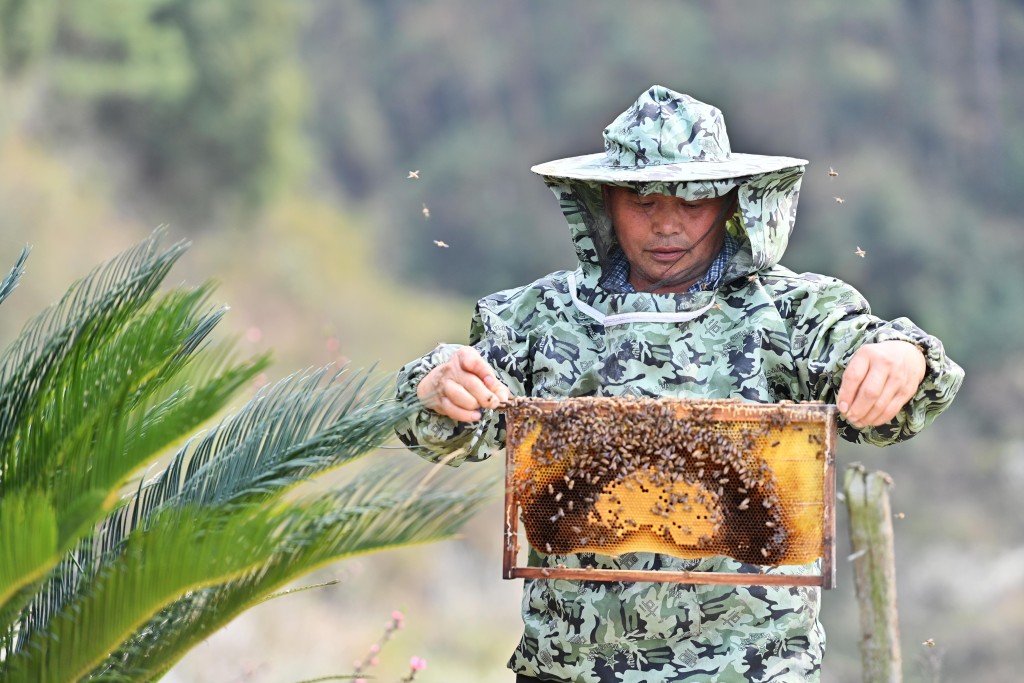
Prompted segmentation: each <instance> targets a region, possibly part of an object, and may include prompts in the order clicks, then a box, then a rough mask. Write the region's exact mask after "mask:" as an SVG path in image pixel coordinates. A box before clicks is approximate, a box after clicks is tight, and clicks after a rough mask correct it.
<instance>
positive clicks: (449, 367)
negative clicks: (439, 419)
mask: <svg viewBox="0 0 1024 683" xmlns="http://www.w3.org/2000/svg"><path fill="white" fill-rule="evenodd" d="M416 395H417V396H418V397H419V399H420V401H422V402H423V405H425V406H426V407H428V408H430V409H431V410H433V411H434V412H436V413H440V414H441V415H447V416H448V417H450V418H452V419H453V420H458V421H459V422H475V421H476V420H479V419H480V417H481V413H480V408H496V407H498V406H499V405H500V404H502V403H504V402H505V401H507V400H508V399H509V398H510V397H511V396H512V392H510V391H509V390H508V387H506V386H505V385H504V384H502V383H501V382H499V381H498V378H497V377H495V376H494V370H492V369H491V366H489V365H488V364H487V361H485V360H484V359H483V357H482V356H481V355H480V354H479V353H477V350H476V349H474V348H473V347H472V346H463V347H462V348H460V349H459V350H458V351H456V352H455V355H454V356H452V357H451V358H450V359H449V360H448V362H447V363H444V364H443V365H438V366H437V367H436V368H434V369H433V370H431V371H430V372H429V373H427V376H426V377H424V378H423V379H422V380H420V383H419V385H417V387H416Z"/></svg>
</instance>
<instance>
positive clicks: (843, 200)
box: [832, 197, 846, 204]
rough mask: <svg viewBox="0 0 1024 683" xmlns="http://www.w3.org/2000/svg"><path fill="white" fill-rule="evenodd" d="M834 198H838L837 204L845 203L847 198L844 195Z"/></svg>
mask: <svg viewBox="0 0 1024 683" xmlns="http://www.w3.org/2000/svg"><path fill="white" fill-rule="evenodd" d="M832 199H834V200H836V204H845V203H846V200H845V199H843V198H842V197H833V198H832Z"/></svg>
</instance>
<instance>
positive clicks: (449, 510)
mask: <svg viewBox="0 0 1024 683" xmlns="http://www.w3.org/2000/svg"><path fill="white" fill-rule="evenodd" d="M413 484H415V482H414V481H413V478H412V477H410V476H408V475H406V476H399V477H397V478H396V477H395V474H394V472H393V471H392V470H390V469H388V470H384V469H381V468H376V469H371V470H370V471H368V472H366V473H364V474H363V475H361V476H360V477H359V478H358V479H356V480H355V481H354V482H352V483H351V484H349V485H347V486H345V487H344V488H342V489H340V490H338V491H336V492H335V493H333V494H331V495H330V496H328V497H327V498H323V499H320V500H317V501H315V502H313V503H308V502H307V503H298V504H295V510H296V511H295V515H296V517H295V520H296V523H295V524H293V525H291V528H290V530H289V532H288V533H286V534H283V535H282V543H281V545H280V550H279V552H278V553H276V554H275V556H274V557H273V558H272V559H271V560H270V561H268V562H267V563H265V564H264V565H262V566H261V567H260V568H259V569H258V570H257V571H253V572H250V573H248V574H246V575H245V576H243V577H240V578H238V579H235V580H232V581H229V582H226V583H224V584H222V585H218V586H214V587H211V588H207V589H204V590H202V591H196V592H193V593H190V594H189V595H186V596H184V597H183V598H182V599H181V600H179V601H177V602H176V603H175V604H173V605H171V606H170V607H168V608H167V609H166V610H164V611H163V612H161V613H160V614H159V615H157V616H156V617H155V618H154V619H153V620H152V621H151V622H150V623H149V624H147V625H146V627H144V628H143V629H140V630H139V632H138V633H137V634H136V636H135V637H134V638H133V639H131V640H130V641H129V642H128V643H127V644H126V645H125V646H124V647H123V648H122V649H121V651H119V652H117V653H115V654H114V655H112V656H111V657H110V658H109V659H108V660H107V661H106V663H105V664H104V666H103V667H101V668H100V669H98V670H97V672H98V673H101V674H103V675H110V674H116V675H117V676H123V677H125V678H126V679H130V680H140V681H150V680H155V679H156V678H159V677H160V676H161V675H162V674H163V673H165V672H166V671H167V670H169V669H170V668H171V667H172V666H173V665H174V664H175V663H176V662H177V661H178V660H179V659H180V658H181V657H182V656H183V655H184V654H185V653H186V652H188V651H189V650H190V649H191V648H192V647H194V646H195V645H197V644H198V643H200V642H201V641H202V640H204V639H205V638H207V637H209V636H210V635H212V634H213V633H214V632H215V631H217V630H218V629H219V628H221V627H222V626H224V625H225V624H227V623H228V622H229V621H231V620H232V619H233V618H234V617H236V616H237V615H238V614H240V613H241V612H244V611H245V610H247V609H249V608H251V607H253V606H254V605H256V604H258V603H260V602H262V601H263V600H264V599H265V598H266V597H267V596H269V595H270V594H271V593H273V592H274V591H277V590H279V589H280V588H281V587H282V586H283V585H285V584H287V583H289V582H291V581H293V580H295V579H297V578H299V577H300V576H302V575H304V574H306V573H308V572H310V571H312V570H314V569H316V568H318V567H321V566H323V565H325V564H328V563H330V562H334V561H337V560H340V559H343V558H346V557H351V556H353V555H359V554H364V553H369V552H374V551H378V550H384V549H387V548H396V547H403V546H408V545H412V544H419V543H429V542H433V541H439V540H443V539H445V538H450V537H451V536H452V535H453V534H454V533H455V532H456V530H457V529H458V528H459V527H461V525H462V524H463V523H464V522H465V521H466V520H467V519H468V518H469V517H470V516H472V515H473V514H475V513H476V512H477V511H478V510H479V508H480V507H481V505H483V504H484V503H485V502H486V501H487V500H488V499H489V498H490V497H491V495H492V492H493V491H494V484H495V481H494V480H493V479H486V480H482V479H477V480H475V482H473V483H471V484H470V485H469V486H468V487H466V488H462V489H460V490H454V489H439V488H433V489H420V490H421V493H419V494H414V495H410V493H411V492H412V491H415V490H417V487H415V486H414V485H413Z"/></svg>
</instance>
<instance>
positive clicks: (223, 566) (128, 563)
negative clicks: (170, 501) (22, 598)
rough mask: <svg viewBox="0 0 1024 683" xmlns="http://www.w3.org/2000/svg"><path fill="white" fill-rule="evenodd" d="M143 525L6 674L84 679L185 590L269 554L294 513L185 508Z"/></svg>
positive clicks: (30, 640) (23, 648)
mask: <svg viewBox="0 0 1024 683" xmlns="http://www.w3.org/2000/svg"><path fill="white" fill-rule="evenodd" d="M160 517H161V519H158V520H154V524H153V525H152V526H151V527H150V528H149V529H146V530H140V532H139V533H137V534H134V535H133V536H132V537H131V538H130V539H128V541H127V542H126V543H125V545H124V547H123V549H122V552H121V553H120V554H119V556H118V557H117V559H116V560H115V561H113V562H106V563H104V565H103V566H102V569H101V570H100V571H99V572H97V573H96V574H95V575H94V576H93V577H92V579H91V580H90V582H89V586H88V588H87V589H86V590H83V591H81V592H80V593H79V594H78V595H76V597H75V598H74V599H73V600H70V601H68V602H67V603H66V604H65V605H64V606H63V608H62V609H60V610H59V611H58V612H57V613H56V614H55V616H54V617H53V618H52V619H51V620H50V622H49V623H48V624H47V626H46V628H45V629H42V628H37V629H35V630H34V631H33V632H32V633H31V635H29V636H27V638H25V641H24V642H23V643H21V644H20V645H19V647H18V648H17V650H16V651H15V652H13V653H12V654H11V655H10V656H9V657H8V660H7V661H5V662H3V664H4V666H5V668H6V670H5V671H4V674H5V678H4V680H5V681H10V682H11V683H15V682H16V681H26V682H27V681H32V682H39V683H43V682H45V681H77V680H80V679H81V678H82V677H84V676H85V675H87V674H88V673H89V672H90V671H91V670H92V669H94V668H95V667H96V666H97V665H99V664H100V663H101V662H102V661H103V659H104V658H105V657H106V656H107V654H108V653H109V652H111V651H112V650H115V649H117V647H118V646H119V645H120V643H122V642H123V641H124V640H125V639H126V638H128V637H130V636H131V635H132V633H133V632H134V631H135V630H136V629H137V628H138V627H139V626H141V625H142V624H144V623H145V622H146V621H147V620H148V619H150V618H151V617H152V615H153V614H155V613H157V612H158V611H159V610H160V609H162V608H164V607H165V606H166V605H168V604H170V603H172V602H173V601H174V600H176V599H177V598H178V597H179V596H180V595H182V594H183V593H187V592H188V591H193V590H197V589H200V588H203V587H205V586H210V585H214V584H217V583H221V582H223V581H225V580H228V579H230V578H232V577H235V576H238V575H240V574H243V573H244V572H246V571H247V570H250V569H252V568H253V567H256V566H258V565H259V564H261V563H262V562H264V561H266V559H267V557H269V556H270V555H271V554H272V552H273V548H274V547H275V546H276V538H277V534H278V529H279V528H280V527H281V525H282V524H285V523H287V522H288V519H287V517H285V516H284V515H282V514H280V513H279V512H276V511H272V510H250V511H249V514H247V515H244V516H242V515H234V514H229V513H221V514H217V513H215V512H212V511H210V510H203V511H199V510H196V509H195V508H178V509H176V510H169V511H166V512H164V513H163V514H162V515H161V516H160Z"/></svg>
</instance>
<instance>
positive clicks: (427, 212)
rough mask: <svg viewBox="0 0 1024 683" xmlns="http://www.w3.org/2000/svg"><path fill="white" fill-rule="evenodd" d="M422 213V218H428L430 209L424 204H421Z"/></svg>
mask: <svg viewBox="0 0 1024 683" xmlns="http://www.w3.org/2000/svg"><path fill="white" fill-rule="evenodd" d="M422 213H423V217H424V218H430V209H428V208H427V205H426V204H424V205H423V211H422Z"/></svg>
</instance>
